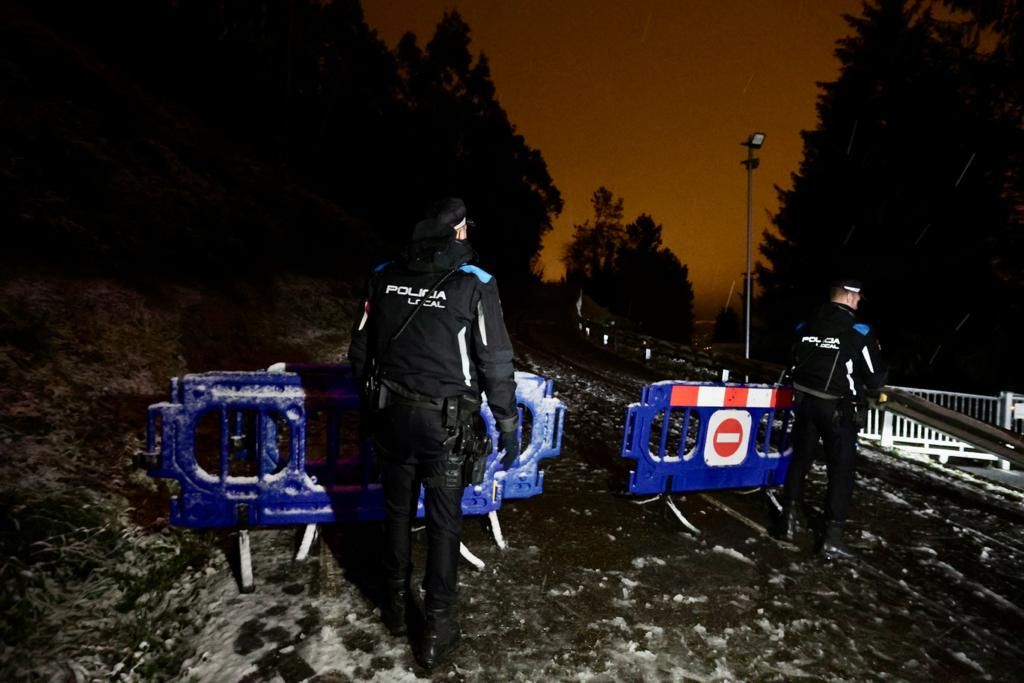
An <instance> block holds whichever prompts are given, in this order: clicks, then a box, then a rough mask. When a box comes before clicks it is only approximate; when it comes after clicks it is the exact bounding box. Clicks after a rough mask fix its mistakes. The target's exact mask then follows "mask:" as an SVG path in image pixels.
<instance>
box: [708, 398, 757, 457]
mask: <svg viewBox="0 0 1024 683" xmlns="http://www.w3.org/2000/svg"><path fill="white" fill-rule="evenodd" d="M750 424H751V419H750V413H749V412H747V411H746V410H718V411H715V414H714V415H712V416H711V419H710V420H708V430H707V432H706V433H707V437H706V441H705V443H704V462H706V463H707V464H708V465H709V466H711V467H728V466H730V465H738V464H740V463H741V462H743V461H744V460H745V459H746V457H747V446H748V444H749V443H750Z"/></svg>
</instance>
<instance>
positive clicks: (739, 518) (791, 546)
mask: <svg viewBox="0 0 1024 683" xmlns="http://www.w3.org/2000/svg"><path fill="white" fill-rule="evenodd" d="M697 495H698V496H700V497H701V498H703V499H704V500H706V501H707V502H708V503H711V504H712V505H714V506H715V507H716V508H718V509H719V510H721V511H722V512H724V513H725V514H727V515H729V516H730V517H732V518H733V519H735V520H737V521H740V522H743V523H744V524H746V525H747V526H748V527H750V528H751V529H753V530H754V531H756V532H757V533H759V534H760V535H762V536H764V537H765V538H767V539H768V540H769V541H772V542H774V543H775V545H777V546H779V547H780V548H785V549H786V550H789V551H792V552H800V546H798V545H796V544H795V543H790V542H789V541H783V540H782V539H780V538H775V537H774V536H772V535H771V534H770V533H768V529H767V528H765V527H764V526H762V525H761V524H758V523H757V522H755V521H754V520H752V519H750V518H749V517H747V516H746V515H744V514H742V513H741V512H738V511H736V510H733V509H732V508H731V507H729V506H728V505H726V504H725V503H723V502H722V501H720V500H718V499H717V498H715V497H714V496H712V495H711V494H708V493H698V494H697ZM769 495H770V492H769ZM779 509H781V506H780V507H779Z"/></svg>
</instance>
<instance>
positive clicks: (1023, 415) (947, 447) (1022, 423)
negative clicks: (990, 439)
mask: <svg viewBox="0 0 1024 683" xmlns="http://www.w3.org/2000/svg"><path fill="white" fill-rule="evenodd" d="M894 388H895V389H902V390H903V391H906V392H908V393H911V394H914V395H916V396H920V397H922V398H925V399H927V400H929V401H931V402H932V403H935V404H937V405H940V406H942V407H943V408H948V409H949V410H955V411H956V412H958V413H962V414H964V415H968V416H970V417H973V418H974V419H976V420H980V421H981V422H985V423H988V424H991V425H995V426H997V427H1002V428H1003V429H1008V430H1010V431H1012V432H1016V433H1017V434H1024V394H1014V393H1013V392H1009V391H1004V392H1002V393H1000V394H999V395H997V396H984V395H980V394H965V393H961V392H954V391H934V390H931V389H915V388H913V387H894ZM860 437H861V438H862V439H866V440H869V441H878V442H879V445H880V446H882V447H883V448H892V449H895V450H898V451H905V452H908V453H923V454H925V455H929V456H935V457H937V458H938V460H939V462H941V463H947V462H949V459H950V458H951V457H957V458H969V459H971V460H989V461H995V462H998V463H999V466H1000V467H1001V468H1002V469H1004V470H1008V469H1010V462H1009V461H1008V460H1004V459H1002V458H999V457H997V456H995V455H993V454H991V453H988V452H986V451H983V450H981V449H979V448H976V447H975V446H972V445H971V444H968V443H965V442H963V441H960V440H959V439H954V438H953V437H951V436H947V435H946V434H943V433H942V432H940V431H937V430H935V429H932V428H931V427H927V426H925V425H923V424H921V423H920V422H917V421H916V420H911V419H910V418H906V417H903V416H902V415H894V414H893V413H891V412H889V411H879V410H877V409H876V410H870V411H868V420H867V425H866V426H865V427H864V429H862V430H861V432H860Z"/></svg>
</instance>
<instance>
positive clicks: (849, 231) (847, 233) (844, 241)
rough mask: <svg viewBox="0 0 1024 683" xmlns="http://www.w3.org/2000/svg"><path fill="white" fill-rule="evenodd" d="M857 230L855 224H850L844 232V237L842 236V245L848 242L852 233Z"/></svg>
mask: <svg viewBox="0 0 1024 683" xmlns="http://www.w3.org/2000/svg"><path fill="white" fill-rule="evenodd" d="M856 230H857V226H856V225H851V226H850V229H849V230H848V231H847V232H846V237H844V238H843V246H844V247H845V246H846V245H847V244H849V242H850V238H851V237H853V233H854V232H855V231H856Z"/></svg>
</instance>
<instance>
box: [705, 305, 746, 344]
mask: <svg viewBox="0 0 1024 683" xmlns="http://www.w3.org/2000/svg"><path fill="white" fill-rule="evenodd" d="M711 341H713V342H716V343H722V344H733V343H736V342H738V341H740V317H739V315H737V314H736V311H734V310H733V309H732V307H731V306H730V307H728V308H723V309H722V310H720V311H719V312H718V315H717V316H716V317H715V330H714V332H712V334H711Z"/></svg>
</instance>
